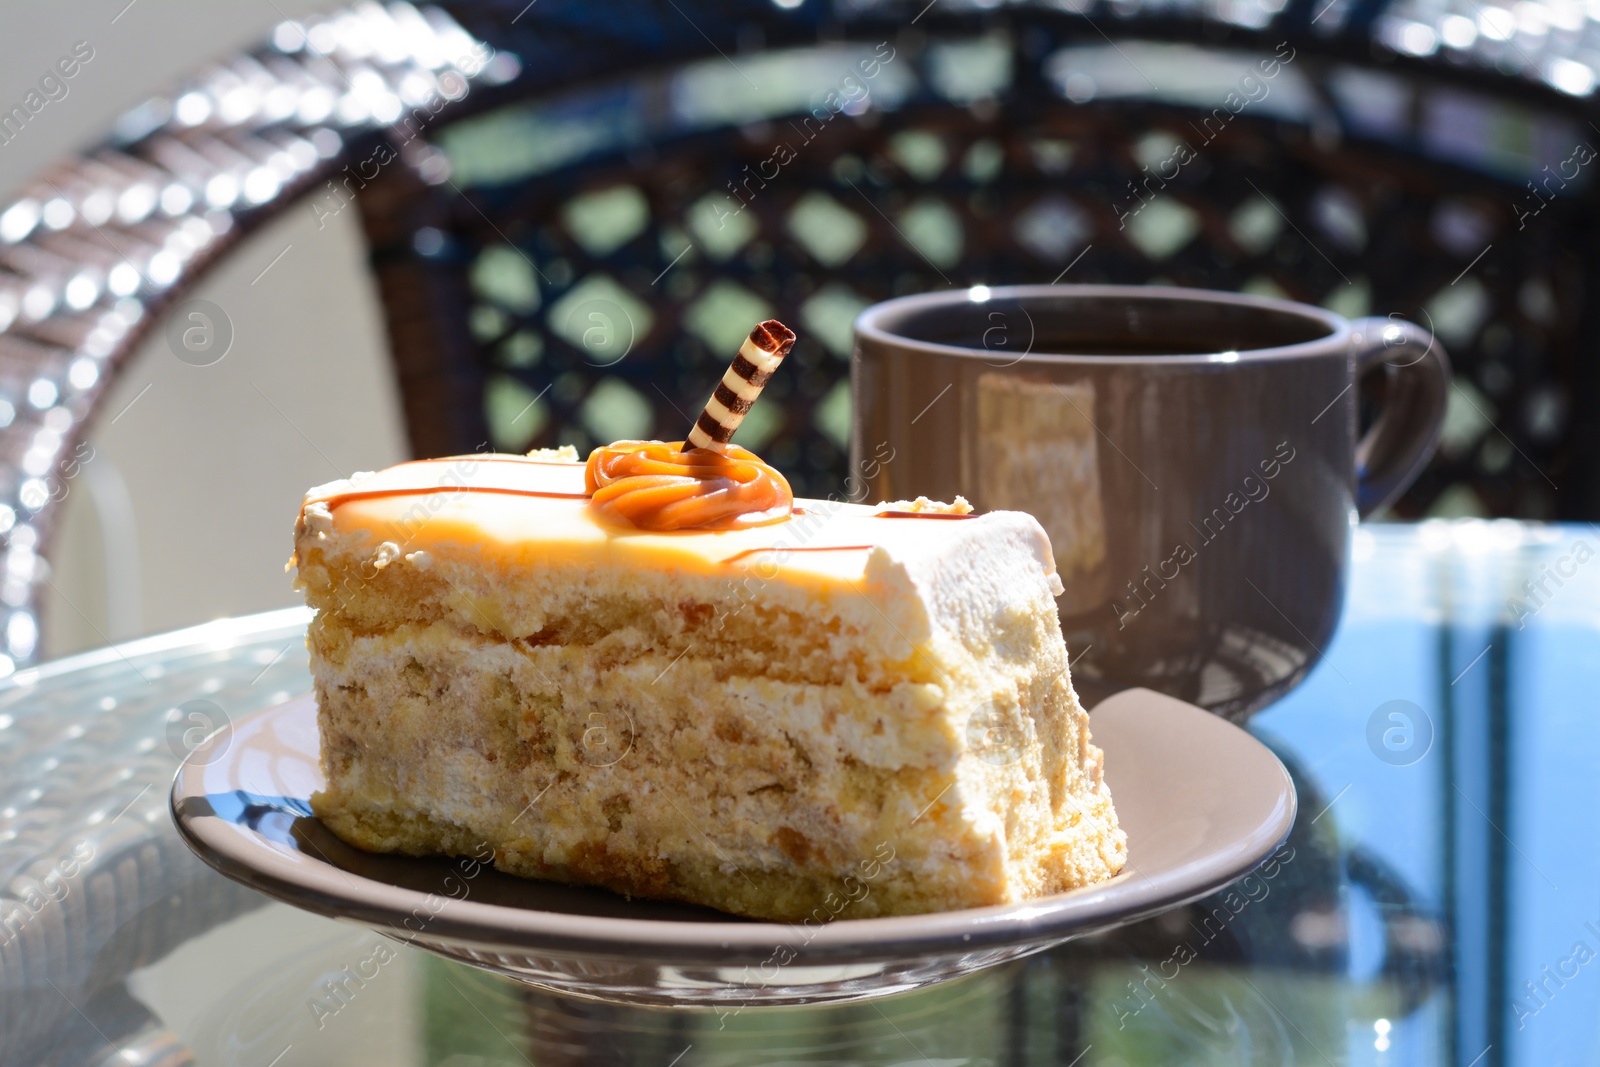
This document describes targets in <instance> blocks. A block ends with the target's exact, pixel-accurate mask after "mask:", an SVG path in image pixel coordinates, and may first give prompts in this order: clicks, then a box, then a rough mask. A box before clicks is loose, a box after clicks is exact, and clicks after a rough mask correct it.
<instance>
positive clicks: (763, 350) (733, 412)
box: [683, 319, 794, 452]
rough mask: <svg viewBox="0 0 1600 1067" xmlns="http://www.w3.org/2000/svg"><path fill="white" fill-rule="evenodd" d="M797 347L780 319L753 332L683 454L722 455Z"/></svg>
mask: <svg viewBox="0 0 1600 1067" xmlns="http://www.w3.org/2000/svg"><path fill="white" fill-rule="evenodd" d="M793 347H794V331H793V330H791V329H789V327H787V326H785V325H784V324H783V323H781V322H779V321H778V320H777V319H768V320H767V321H766V322H763V323H761V325H759V326H757V327H756V328H755V329H753V330H751V331H750V336H749V337H747V338H746V339H745V342H744V344H742V345H740V346H739V354H738V355H737V356H734V357H733V363H732V364H731V365H730V366H729V367H728V369H727V371H726V372H725V373H724V374H723V375H722V381H720V382H718V383H717V388H716V391H715V392H713V393H712V394H711V399H710V400H707V401H706V406H705V410H704V411H702V412H700V417H699V418H698V419H696V420H695V423H694V429H692V430H690V431H689V439H688V440H687V441H685V442H684V443H683V451H685V452H687V451H689V449H691V448H709V449H712V450H713V451H717V452H720V451H722V450H723V448H724V447H725V446H726V445H727V443H728V442H729V441H730V440H731V439H732V438H733V431H735V430H737V429H738V428H739V424H740V423H741V422H743V421H744V416H745V413H746V412H748V411H749V410H750V405H751V404H754V403H755V402H756V398H757V397H758V396H760V395H761V390H762V388H763V387H764V386H765V385H766V384H767V379H768V378H771V377H772V372H773V371H775V370H777V369H778V364H780V363H782V362H783V357H784V356H787V355H788V354H789V349H791V348H793Z"/></svg>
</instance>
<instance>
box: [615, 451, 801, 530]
mask: <svg viewBox="0 0 1600 1067" xmlns="http://www.w3.org/2000/svg"><path fill="white" fill-rule="evenodd" d="M584 481H585V482H586V483H587V485H588V489H589V492H590V493H592V494H593V495H592V496H591V498H590V502H591V506H592V507H595V508H598V509H599V511H600V513H601V514H602V515H604V516H605V517H607V518H609V519H612V520H613V521H620V522H622V523H624V524H626V525H629V526H634V527H637V528H638V529H641V530H686V529H700V530H735V529H740V528H743V527H747V526H765V525H767V524H768V523H772V522H781V521H782V520H784V519H787V518H788V517H789V513H790V512H791V511H792V510H793V509H794V492H793V491H792V490H791V489H790V488H789V482H788V481H787V480H786V479H785V478H784V476H783V475H781V474H779V473H778V472H777V470H775V469H774V468H772V467H769V466H768V465H767V464H765V463H763V462H761V460H760V459H758V458H757V457H756V455H755V454H754V453H753V452H750V451H749V450H748V449H743V448H739V447H738V446H736V445H729V446H725V447H724V449H723V450H722V451H713V450H712V449H709V448H692V449H690V450H689V451H687V452H684V451H682V442H680V441H618V442H617V443H616V444H613V445H607V446H605V447H604V448H597V449H595V450H594V451H593V452H591V453H589V463H588V466H587V467H585V468H584Z"/></svg>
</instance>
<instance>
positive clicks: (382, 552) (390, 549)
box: [372, 541, 400, 573]
mask: <svg viewBox="0 0 1600 1067" xmlns="http://www.w3.org/2000/svg"><path fill="white" fill-rule="evenodd" d="M399 558H400V546H399V545H397V544H395V543H394V542H393V541H385V542H384V543H383V544H381V545H379V546H378V551H377V552H375V553H373V555H372V570H373V572H374V573H376V572H377V571H381V570H383V568H385V567H387V566H388V565H389V564H391V563H393V562H394V561H395V560H397V559H399Z"/></svg>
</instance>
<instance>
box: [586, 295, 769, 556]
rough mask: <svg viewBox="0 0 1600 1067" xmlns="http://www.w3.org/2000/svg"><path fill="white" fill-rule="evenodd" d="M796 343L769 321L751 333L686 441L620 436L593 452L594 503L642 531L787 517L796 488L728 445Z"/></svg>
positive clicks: (589, 479)
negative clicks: (625, 438) (618, 439)
mask: <svg viewBox="0 0 1600 1067" xmlns="http://www.w3.org/2000/svg"><path fill="white" fill-rule="evenodd" d="M793 346H794V331H792V330H790V329H789V328H788V327H787V326H785V325H784V324H783V323H781V322H778V321H776V320H775V319H768V320H767V321H766V322H763V323H761V324H759V325H758V326H756V328H755V329H753V330H751V331H750V336H749V338H748V339H746V341H745V342H744V344H743V345H741V346H740V348H739V354H738V355H737V356H735V357H734V360H733V364H732V365H731V366H729V367H728V370H727V372H726V373H724V374H723V376H722V381H721V382H719V383H718V384H717V388H716V391H715V392H714V393H712V394H711V399H710V400H707V401H706V406H705V410H704V411H702V412H701V413H700V418H699V419H697V420H696V421H695V424H694V427H693V428H692V429H691V430H690V431H689V437H688V439H687V440H685V441H672V442H664V441H618V442H616V443H615V444H611V445H607V446H605V447H603V448H597V449H595V450H594V451H593V452H591V453H590V454H589V462H588V464H587V466H585V467H584V481H585V483H586V484H587V486H588V489H589V492H590V493H591V494H592V495H591V497H590V504H591V506H592V507H594V508H596V509H597V510H598V511H599V512H600V514H601V515H602V516H604V517H606V518H608V519H610V520H612V521H614V522H618V523H621V524H624V525H628V526H633V527H635V528H637V529H641V530H687V529H699V530H734V529H742V528H744V527H749V526H765V525H767V524H768V523H773V522H781V521H783V520H784V519H787V518H788V517H789V515H790V514H791V513H792V512H793V511H794V492H793V490H791V489H790V488H789V482H788V481H787V480H786V479H785V478H784V476H783V475H781V474H779V473H778V472H777V470H775V469H774V468H772V467H770V466H768V465H767V464H765V463H763V462H761V460H760V458H759V457H757V456H756V455H755V454H754V453H753V452H750V451H749V450H748V449H743V448H739V447H738V446H736V445H731V444H729V443H728V442H729V441H730V440H731V439H732V437H733V432H734V431H735V430H737V429H738V428H739V424H740V423H741V422H743V421H744V417H745V414H746V413H747V412H748V411H749V410H750V406H751V405H752V404H754V403H755V402H756V398H757V397H759V396H760V395H761V390H762V388H763V387H764V386H765V385H766V384H767V380H768V379H769V378H771V377H772V372H773V371H775V370H777V369H778V364H780V363H782V362H783V357H784V356H786V355H788V354H789V349H790V348H792V347H793Z"/></svg>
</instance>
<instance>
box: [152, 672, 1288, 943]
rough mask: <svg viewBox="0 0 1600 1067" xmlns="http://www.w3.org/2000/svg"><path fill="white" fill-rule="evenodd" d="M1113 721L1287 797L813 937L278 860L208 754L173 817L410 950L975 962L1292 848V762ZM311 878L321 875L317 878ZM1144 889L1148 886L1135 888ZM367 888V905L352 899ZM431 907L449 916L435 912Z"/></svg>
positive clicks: (1118, 699) (1223, 880)
mask: <svg viewBox="0 0 1600 1067" xmlns="http://www.w3.org/2000/svg"><path fill="white" fill-rule="evenodd" d="M308 702H310V703H312V704H313V705H314V703H315V697H314V695H313V694H311V693H304V694H301V695H300V696H297V697H295V698H293V699H291V700H288V701H286V702H284V703H282V704H277V705H274V706H273V707H270V708H264V709H262V710H260V711H257V712H253V713H251V714H250V715H248V716H245V717H243V718H241V719H240V720H239V722H237V723H235V724H234V737H235V742H237V739H238V734H239V731H240V729H241V727H243V726H245V725H247V724H255V725H259V724H261V723H264V722H265V721H267V720H268V719H270V718H273V717H277V716H282V715H286V714H291V713H293V712H295V711H297V710H299V708H300V706H302V705H304V704H306V703H308ZM1149 709H1157V710H1156V711H1155V712H1152V711H1150V710H1149ZM1106 712H1110V714H1111V715H1112V716H1121V715H1134V716H1139V715H1151V714H1154V715H1155V717H1157V718H1174V717H1187V718H1190V720H1191V723H1192V724H1194V725H1198V723H1199V721H1200V720H1199V719H1194V718H1193V717H1195V716H1199V717H1202V718H1203V719H1204V721H1205V722H1207V723H1209V724H1211V725H1210V726H1207V727H1205V728H1206V729H1215V730H1217V731H1219V732H1223V733H1226V732H1228V731H1233V732H1235V733H1236V734H1237V736H1236V737H1233V742H1234V743H1235V744H1238V745H1241V746H1242V747H1243V749H1244V750H1245V751H1250V752H1252V754H1253V755H1254V756H1256V757H1257V758H1262V757H1264V758H1265V760H1266V761H1270V762H1268V763H1266V765H1265V767H1264V771H1265V772H1270V773H1272V774H1273V775H1274V777H1275V779H1276V781H1277V783H1278V785H1279V789H1278V796H1277V799H1276V802H1275V803H1274V804H1273V806H1272V809H1271V810H1270V811H1268V812H1266V813H1265V814H1264V816H1263V818H1262V820H1261V821H1260V822H1259V823H1258V824H1257V825H1255V826H1253V827H1252V828H1251V830H1250V832H1249V833H1248V834H1246V835H1243V836H1241V837H1239V838H1237V839H1235V840H1234V841H1232V842H1230V845H1231V847H1229V848H1226V849H1219V850H1215V851H1212V852H1209V853H1206V854H1204V855H1203V856H1200V857H1197V858H1195V859H1192V860H1189V861H1187V862H1185V863H1183V864H1181V865H1179V866H1177V867H1175V868H1172V869H1170V870H1168V871H1164V872H1160V873H1159V874H1157V875H1156V876H1155V877H1154V878H1151V877H1148V876H1145V875H1143V874H1139V873H1138V872H1137V871H1136V870H1134V871H1133V872H1132V873H1130V867H1131V864H1130V866H1129V867H1125V868H1124V869H1123V871H1122V872H1121V873H1120V874H1118V875H1117V876H1115V877H1114V878H1112V879H1111V880H1109V881H1106V882H1102V883H1098V884H1096V885H1093V886H1085V887H1083V888H1081V889H1075V890H1071V891H1069V892H1066V893H1060V894H1055V895H1052V896H1047V897H1039V898H1035V899H1032V900H1027V901H1022V902H1019V903H1015V904H1000V905H990V906H986V907H980V908H968V909H962V910H958V911H945V912H932V913H923V914H917V915H896V916H880V917H875V918H863V919H844V920H836V921H834V922H829V923H824V924H821V925H820V926H815V927H810V928H807V927H805V926H804V925H803V923H777V922H761V921H751V920H748V919H738V918H733V917H730V919H729V921H727V922H716V921H693V922H689V921H679V920H672V919H654V918H651V919H635V918H623V917H615V916H595V915H574V914H572V913H569V912H558V911H545V910H541V909H536V908H518V907H510V906H507V905H503V904H491V903H485V902H482V901H474V900H472V899H470V896H469V897H462V898H456V897H441V896H439V895H437V894H428V893H424V892H422V891H419V890H414V889H408V888H406V887H403V886H398V885H394V884H391V883H388V882H382V881H378V880H375V879H372V878H368V877H366V876H364V875H360V874H356V873H355V872H352V871H346V870H344V868H342V867H338V866H336V865H334V864H332V863H331V862H329V861H327V860H322V859H318V858H316V857H313V856H310V855H307V854H305V853H300V854H299V858H298V859H293V860H291V859H290V858H288V857H287V856H285V855H283V854H282V853H281V852H280V851H279V849H280V847H281V846H278V845H275V844H272V843H269V842H268V841H266V840H265V839H264V838H262V837H261V835H260V834H257V833H256V832H254V831H251V830H249V829H247V828H244V827H241V826H239V825H238V824H237V823H235V822H233V821H231V820H228V819H225V818H223V817H221V816H219V815H216V814H214V813H212V812H210V811H199V810H196V808H197V806H198V805H197V804H196V803H195V802H197V801H203V800H204V797H205V796H206V795H207V794H206V792H205V790H204V788H203V785H202V782H201V780H202V779H203V777H204V774H205V771H206V767H207V765H206V764H205V763H203V762H201V760H200V759H199V758H198V755H197V754H198V753H199V752H202V751H203V750H197V752H196V753H191V754H190V756H189V757H188V758H186V759H185V760H184V762H183V763H182V764H180V766H179V767H178V770H177V773H176V774H175V775H174V778H173V784H172V789H171V791H170V793H169V795H168V810H169V813H170V815H171V817H172V820H173V823H174V825H175V826H176V828H177V830H178V834H179V836H180V837H181V838H182V840H183V841H184V843H185V844H186V845H187V846H188V847H189V849H190V850H191V851H193V852H194V853H195V854H196V855H197V856H198V857H199V858H200V859H201V860H202V861H203V862H205V863H206V864H207V865H208V866H210V867H212V868H213V869H215V870H216V871H218V872H219V873H221V874H223V875H225V876H227V877H229V878H231V879H233V880H235V881H238V882H241V883H243V884H245V885H247V886H250V887H251V888H253V889H256V890H258V891H260V892H262V893H264V894H266V895H267V896H269V897H272V898H274V899H276V900H279V901H282V902H284V903H287V904H291V905H293V906H296V907H300V908H303V909H305V910H309V911H312V912H314V913H317V914H321V915H324V916H326V917H329V918H334V919H341V920H345V921H354V922H357V923H360V924H362V925H364V926H368V927H370V928H372V929H375V930H377V931H379V932H382V933H385V934H387V935H389V936H392V937H397V938H398V939H399V940H401V941H407V942H414V941H423V942H431V943H448V944H453V945H457V946H461V947H466V948H474V949H480V950H489V951H503V950H506V949H515V950H518V951H542V952H546V953H555V954H561V955H572V956H583V957H585V958H591V959H619V960H620V959H625V960H629V961H633V962H637V961H639V959H640V955H641V950H642V951H644V952H648V953H649V954H650V955H651V956H652V957H657V958H669V957H670V959H671V960H672V961H673V962H675V963H691V964H698V963H704V964H727V963H742V962H743V963H747V962H751V961H753V960H757V959H762V958H769V959H770V957H771V956H773V955H775V954H776V953H777V951H779V950H780V949H782V948H786V949H787V950H788V951H789V952H791V953H792V956H791V957H790V962H789V963H788V964H787V966H793V965H794V964H795V963H796V962H800V961H804V962H806V963H823V962H839V963H846V962H854V961H863V960H891V959H896V960H897V959H909V958H913V957H916V958H923V957H926V956H928V955H930V954H938V953H940V952H950V951H952V950H958V951H961V952H970V951H973V950H977V949H995V948H1002V947H1010V946H1015V945H1022V944H1048V943H1055V942H1060V941H1064V940H1068V939H1071V938H1075V937H1080V936H1084V935H1086V934H1091V933H1095V932H1098V931H1102V930H1106V929H1110V928H1112V927H1116V926H1121V925H1124V924H1127V923H1130V922H1136V921H1138V920H1139V919H1142V918H1147V917H1149V916H1151V915H1154V914H1157V913H1159V912H1162V911H1166V910H1168V909H1170V908H1173V907H1178V906H1180V905H1182V904H1186V903H1189V902H1191V901H1194V900H1198V899H1199V898H1201V897H1204V896H1207V895H1209V894H1211V893H1214V892H1216V891H1217V890H1219V889H1221V888H1223V887H1225V886H1227V885H1229V884H1231V883H1233V882H1235V881H1237V880H1238V879H1240V878H1242V877H1244V876H1245V875H1247V874H1249V873H1250V872H1251V871H1253V870H1255V869H1256V868H1257V867H1259V866H1260V865H1261V864H1262V863H1264V862H1265V861H1266V859H1267V858H1268V857H1269V856H1271V855H1272V854H1273V853H1274V852H1276V851H1277V850H1278V848H1279V847H1280V846H1281V845H1282V844H1283V843H1284V841H1285V840H1287V838H1288V836H1289V832H1290V830H1291V829H1292V827H1293V826H1294V820H1295V815H1296V812H1297V810H1298V796H1297V794H1296V791H1295V788H1294V784H1293V781H1292V780H1291V778H1290V776H1289V772H1288V770H1287V769H1286V768H1285V767H1284V765H1283V763H1282V761H1281V760H1279V759H1278V757H1277V755H1276V754H1275V753H1273V752H1272V750H1271V749H1269V748H1267V746H1266V745H1265V744H1263V743H1262V742H1261V741H1260V740H1259V739H1258V738H1256V737H1255V736H1253V735H1252V734H1250V733H1249V732H1248V731H1246V730H1243V729H1241V728H1240V727H1238V726H1236V725H1234V724H1233V723H1230V722H1227V721H1226V720H1224V719H1222V718H1220V717H1218V716H1216V715H1214V714H1212V713H1211V712H1208V711H1205V710H1204V709H1202V708H1198V707H1196V706H1194V705H1193V704H1189V703H1186V702H1184V701H1181V700H1178V699H1176V698H1174V697H1169V696H1166V695H1165V694H1161V693H1157V692H1155V691H1153V690H1149V689H1128V690H1123V691H1122V692H1119V693H1116V694H1114V695H1113V696H1110V697H1107V698H1106V699H1105V700H1103V701H1101V702H1100V704H1099V705H1097V706H1096V707H1095V708H1094V710H1093V711H1091V712H1090V720H1091V729H1092V725H1093V721H1094V719H1095V717H1096V716H1101V717H1104V715H1105V713H1106ZM1106 758H1107V762H1108V763H1110V762H1111V761H1112V759H1113V753H1111V752H1107V754H1106ZM1135 847H1136V846H1135ZM271 857H276V860H275V861H274V860H272V859H270V858H271ZM306 864H310V865H311V866H310V867H306V866H305V865H306ZM322 868H326V869H327V870H332V871H338V872H340V873H341V875H343V877H342V878H340V879H332V880H326V881H322V882H320V883H319V884H313V883H314V882H317V879H316V877H315V873H314V872H316V871H318V870H319V869H322ZM307 871H311V872H313V874H311V875H308V874H307V873H306V872H307ZM1139 879H1142V880H1143V882H1144V883H1145V884H1143V885H1141V884H1139V882H1138V880H1139ZM330 882H331V883H332V884H338V883H340V882H343V883H346V884H349V885H350V886H351V887H352V889H351V891H346V892H330V891H329V889H328V884H329V883H330ZM357 887H359V888H360V889H361V892H356V891H355V889H356V888H357ZM430 897H432V898H434V899H437V900H442V901H444V902H445V904H444V905H441V906H440V907H439V908H430V907H428V904H427V902H428V900H429V898H430ZM1107 898H1110V902H1109V903H1108V900H1107ZM413 916H417V917H419V918H420V917H422V916H428V917H427V918H426V921H425V922H424V923H423V926H424V929H423V931H421V932H413V931H411V930H410V929H409V928H408V927H404V926H403V925H402V924H403V922H404V920H405V919H406V918H408V917H413ZM562 927H566V929H562ZM802 931H809V935H810V936H809V937H806V938H805V940H804V943H803V944H801V945H796V944H795V941H796V939H797V937H800V936H801V935H802ZM408 935H409V936H408Z"/></svg>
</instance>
